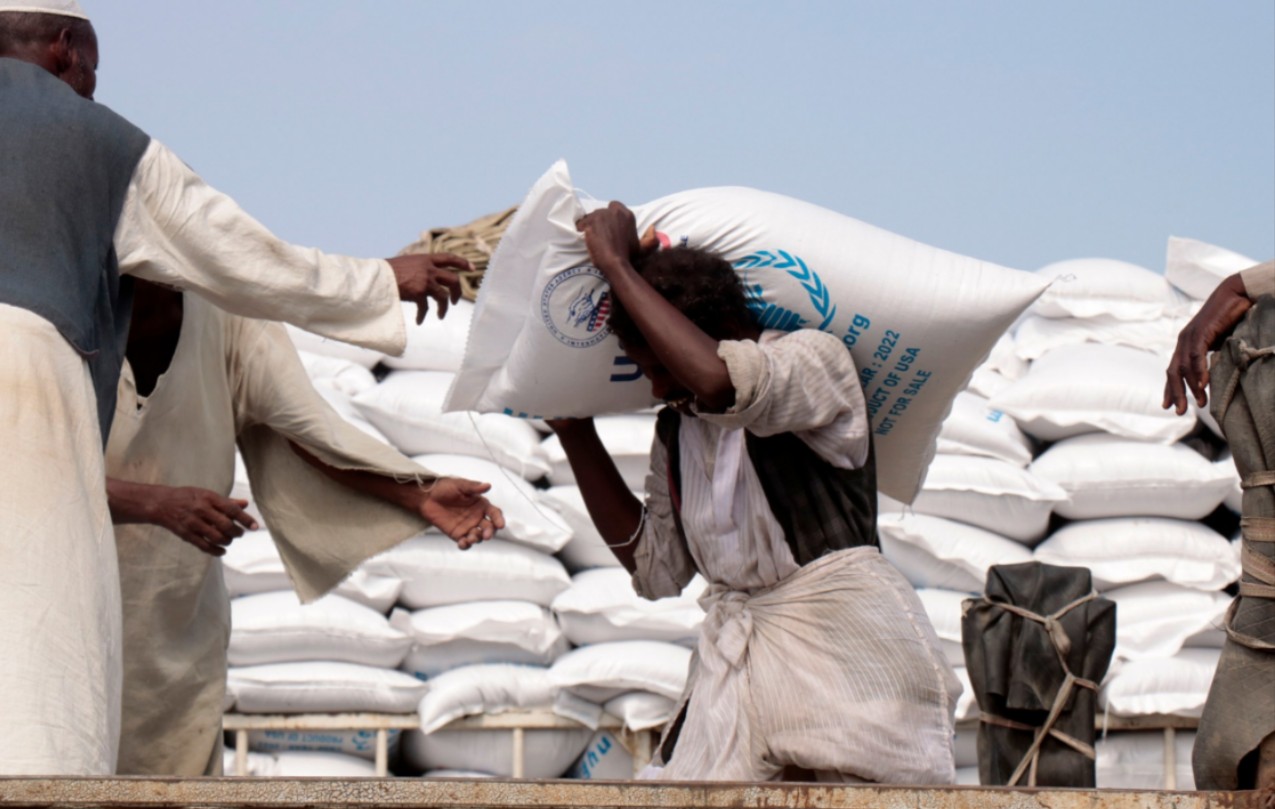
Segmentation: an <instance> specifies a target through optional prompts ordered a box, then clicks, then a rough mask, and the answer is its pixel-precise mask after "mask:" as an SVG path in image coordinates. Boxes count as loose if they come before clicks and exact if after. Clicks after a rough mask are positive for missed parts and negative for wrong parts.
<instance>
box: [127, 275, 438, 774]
mask: <svg viewBox="0 0 1275 809" xmlns="http://www.w3.org/2000/svg"><path fill="white" fill-rule="evenodd" d="M184 298H185V301H184V317H183V321H182V328H181V336H180V339H179V340H178V343H177V347H176V350H175V352H174V354H173V358H172V361H171V363H170V365H169V368H168V370H167V371H166V372H165V373H164V374H163V375H162V376H160V378H159V380H158V382H157V383H156V385H155V389H154V390H153V391H152V392H151V394H150V395H149V396H147V397H145V398H142V397H140V396H138V394H137V388H136V386H135V383H134V380H133V374H132V369H131V368H129V367H128V366H125V369H124V373H123V376H122V377H121V379H120V386H119V400H118V403H117V405H116V415H115V424H114V427H113V428H112V430H111V438H110V442H109V444H108V446H107V452H106V459H107V465H106V473H107V475H108V476H110V477H115V478H120V479H122V480H128V481H132V482H137V483H149V484H159V485H181V486H198V487H200V488H204V489H210V490H212V491H215V492H218V493H219V494H223V495H228V494H229V493H230V490H231V487H232V485H233V482H234V466H235V442H236V437H239V439H240V442H241V443H242V444H243V447H244V453H245V455H246V456H247V462H248V463H249V464H251V466H252V467H253V469H254V471H255V472H256V474H255V475H254V476H253V481H252V482H253V488H254V492H256V493H257V500H258V505H259V506H260V507H261V508H262V509H263V510H264V511H266V512H269V513H270V514H271V522H270V527H271V530H272V531H273V534H272V535H273V536H276V537H277V538H278V541H279V543H280V544H281V545H282V546H284V547H286V548H287V549H288V551H289V558H291V559H296V558H298V556H300V557H301V558H303V559H304V565H302V566H301V567H297V566H295V565H292V566H290V572H291V573H292V575H293V577H294V579H295V580H296V581H297V583H298V586H299V587H300V588H301V589H302V590H303V591H305V592H307V593H310V594H318V593H320V592H322V591H324V590H326V589H328V588H329V587H330V586H331V585H332V584H333V583H334V582H336V581H339V580H340V579H342V578H344V577H345V576H346V575H348V574H349V573H350V571H351V570H352V569H353V567H354V566H355V565H357V564H358V563H359V562H361V561H362V560H363V559H365V558H367V557H368V556H371V555H373V554H375V553H378V552H380V551H382V550H384V549H386V548H387V547H389V546H391V545H393V544H395V543H397V542H399V541H401V540H403V539H406V538H408V537H410V536H412V535H414V534H417V533H419V532H420V531H422V530H424V529H425V528H427V527H428V524H427V523H426V522H425V521H424V520H422V519H419V518H417V517H414V516H413V515H409V514H407V513H406V512H404V511H402V510H401V509H399V508H397V507H393V506H388V505H386V504H384V503H382V502H381V501H379V500H376V499H375V498H371V497H368V496H366V495H360V494H358V493H356V492H353V491H350V490H348V489H346V488H344V487H342V486H340V485H338V484H336V483H334V482H333V481H332V480H331V479H330V478H328V477H326V476H324V475H323V474H321V473H319V472H318V471H317V470H315V469H314V468H313V467H311V466H309V465H308V464H305V463H304V462H303V461H300V460H299V459H298V458H297V456H296V455H295V453H294V452H293V451H292V449H291V448H290V447H289V446H288V444H287V442H288V441H294V442H296V443H298V444H299V445H301V446H304V447H306V448H307V449H308V450H309V451H310V452H312V453H314V454H317V455H320V456H322V457H324V458H325V459H326V460H327V461H328V462H329V463H332V464H333V465H334V466H337V467H340V468H359V469H368V470H374V471H377V472H379V473H381V474H384V475H387V476H389V477H393V478H396V479H401V480H411V479H413V478H415V479H418V480H426V479H428V478H429V477H431V476H430V475H429V473H428V472H427V470H425V469H423V468H421V467H419V466H417V465H416V464H414V463H412V462H411V461H409V460H408V459H406V458H404V457H403V456H402V455H400V454H399V453H398V452H397V451H395V450H394V449H392V448H390V447H389V446H387V445H386V444H383V443H381V442H380V441H377V440H376V439H374V438H372V437H370V436H368V435H367V434H365V433H363V432H361V431H360V430H358V429H357V428H355V427H353V426H351V425H350V424H349V423H348V422H346V421H344V420H343V419H342V418H341V416H340V415H338V414H337V413H336V412H335V411H334V410H333V409H332V408H331V407H330V406H329V405H328V404H327V402H326V401H324V399H323V397H322V396H320V395H319V394H318V392H317V391H315V390H314V388H313V387H312V386H311V384H310V381H309V379H308V378H307V377H306V374H305V370H304V368H303V367H302V365H301V361H300V358H299V357H298V356H297V353H296V351H295V349H294V348H293V347H292V343H291V341H290V340H289V339H288V336H287V334H286V332H285V331H284V329H283V327H282V326H280V325H279V324H278V323H269V322H265V321H260V320H248V319H245V318H240V317H235V316H233V315H229V314H226V313H225V312H223V311H221V310H219V309H217V308H216V307H214V306H212V305H211V304H209V303H208V302H206V301H204V300H202V299H201V298H199V297H198V296H197V295H185V296H184ZM289 503H295V504H297V505H299V506H300V508H289V507H287V505H288V504H289ZM281 505H282V506H284V507H282V508H281ZM116 543H117V545H118V551H119V565H120V582H121V585H122V591H123V599H124V698H123V725H122V727H123V732H122V734H121V741H120V758H119V773H120V774H121V775H177V776H200V775H220V774H221V735H222V734H221V713H222V701H223V698H224V696H225V686H226V644H227V641H228V638H229V633H230V604H229V600H228V597H227V595H226V589H225V585H224V583H223V581H222V569H221V562H220V561H219V560H218V559H216V558H214V557H211V556H209V555H207V554H205V553H202V552H201V551H199V550H197V549H195V548H194V547H193V546H191V545H189V544H187V543H185V542H183V541H181V540H180V539H178V538H177V537H176V536H174V535H173V534H171V533H169V532H168V531H166V530H164V529H163V528H160V527H158V526H153V525H121V526H117V527H116Z"/></svg>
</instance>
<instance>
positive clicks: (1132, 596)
mask: <svg viewBox="0 0 1275 809" xmlns="http://www.w3.org/2000/svg"><path fill="white" fill-rule="evenodd" d="M1103 596H1104V597H1106V598H1109V599H1111V600H1112V601H1114V602H1116V614H1117V616H1118V617H1119V620H1117V621H1116V649H1115V652H1113V653H1112V659H1114V660H1144V659H1146V658H1151V657H1155V658H1164V657H1172V656H1173V655H1175V654H1177V653H1178V652H1179V651H1181V650H1182V648H1183V647H1184V646H1186V645H1188V642H1189V641H1190V640H1191V638H1192V637H1193V636H1195V635H1199V634H1201V633H1205V632H1207V631H1209V630H1210V629H1215V628H1219V627H1221V626H1222V620H1223V618H1224V617H1225V616H1226V610H1227V608H1228V607H1229V606H1230V604H1231V597H1230V596H1228V595H1227V594H1225V593H1219V592H1205V591H1203V590H1194V589H1191V588H1189V587H1181V586H1179V585H1176V584H1170V583H1169V582H1163V581H1152V582H1143V583H1141V584H1133V585H1129V586H1128V587H1120V588H1117V589H1115V590H1109V591H1107V592H1106V593H1103Z"/></svg>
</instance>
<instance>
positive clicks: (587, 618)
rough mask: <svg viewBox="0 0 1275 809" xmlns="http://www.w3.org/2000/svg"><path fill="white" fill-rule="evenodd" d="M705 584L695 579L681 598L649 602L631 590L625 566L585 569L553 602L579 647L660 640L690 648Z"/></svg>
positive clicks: (564, 628)
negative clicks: (626, 641) (617, 642)
mask: <svg viewBox="0 0 1275 809" xmlns="http://www.w3.org/2000/svg"><path fill="white" fill-rule="evenodd" d="M705 587H706V584H705V582H704V580H703V579H702V578H700V577H699V576H696V577H695V578H694V579H692V580H691V582H690V584H688V585H687V587H686V589H685V590H684V591H683V592H682V594H681V595H680V596H675V597H672V598H661V599H658V600H656V601H649V600H647V599H645V598H642V597H641V596H639V595H638V594H637V592H635V591H634V589H633V583H632V581H631V579H630V577H629V572H628V571H627V570H625V569H624V568H622V567H607V568H599V569H597V570H586V571H584V572H582V573H577V574H576V575H575V576H572V577H571V587H570V588H568V589H567V590H565V591H563V593H562V594H561V595H559V596H558V597H557V598H555V599H554V600H553V611H554V614H555V615H557V616H558V621H559V622H560V623H561V624H562V631H563V633H565V634H566V636H567V638H569V639H570V640H571V642H572V643H574V644H576V645H577V646H584V645H586V644H590V643H607V642H609V641H621V640H659V641H666V642H668V643H680V644H683V645H688V646H692V645H694V643H695V641H696V640H697V639H698V638H699V627H700V624H702V623H703V622H704V610H703V609H701V608H700V605H699V601H698V598H699V596H700V595H702V594H703V592H704V588H705Z"/></svg>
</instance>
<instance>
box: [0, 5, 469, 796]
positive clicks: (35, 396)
mask: <svg viewBox="0 0 1275 809" xmlns="http://www.w3.org/2000/svg"><path fill="white" fill-rule="evenodd" d="M97 59H98V55H97V41H96V37H95V35H94V33H93V29H92V26H91V25H90V24H89V23H88V21H87V18H86V17H85V15H84V13H83V11H82V10H81V9H80V8H79V5H78V4H77V3H76V2H75V0H18V2H5V0H0V110H3V111H4V112H3V114H0V153H2V154H3V155H4V159H3V160H0V333H2V334H4V335H5V337H4V340H2V341H0V448H3V464H0V513H3V514H4V515H5V521H6V526H5V529H4V533H3V535H0V637H2V638H3V645H4V649H5V652H4V654H0V775H3V774H37V773H38V774H43V775H105V774H110V773H111V772H113V771H114V768H115V760H116V748H117V743H118V737H119V706H120V648H121V637H120V632H121V628H120V621H121V618H120V590H119V578H118V569H117V561H116V554H115V547H114V536H113V532H112V530H111V522H110V515H109V512H108V508H107V499H106V490H105V486H104V485H103V481H104V480H105V473H104V467H103V447H104V444H105V439H106V437H107V434H108V432H109V425H110V421H111V418H112V416H113V413H114V399H115V396H116V386H117V384H118V377H119V369H120V365H121V363H122V355H123V351H124V339H125V336H126V334H127V324H128V310H129V303H130V300H131V298H130V291H131V290H130V284H129V281H128V279H127V278H124V277H122V276H129V275H132V276H136V277H139V278H145V279H149V280H152V281H156V282H159V283H163V284H167V285H171V286H175V287H179V288H182V289H188V290H195V291H198V292H199V293H200V294H202V295H203V296H205V297H206V298H207V299H208V300H210V301H211V302H213V303H215V304H216V305H218V306H221V307H224V308H226V309H228V310H230V311H233V312H236V313H238V314H241V315H245V316H250V317H260V318H266V319H272V320H284V321H288V322H291V323H294V324H295V325H297V326H300V327H302V328H305V329H308V330H310V331H314V332H317V333H320V334H323V335H324V336H327V337H331V338H335V339H338V340H344V341H347V342H352V343H357V344H359V345H363V346H367V347H369V348H373V349H376V350H378V351H382V352H385V353H389V354H398V353H401V352H402V350H403V348H404V346H405V328H404V323H403V320H402V315H401V309H400V307H399V304H398V300H399V298H400V297H402V298H404V299H410V300H416V301H418V303H420V304H424V303H425V301H426V300H427V299H428V297H429V296H431V295H432V296H433V297H435V299H436V300H438V301H439V304H440V309H441V308H442V304H443V301H444V300H446V299H447V297H448V295H449V290H447V289H446V288H445V286H444V285H445V284H450V285H454V286H453V289H452V291H451V294H453V295H454V294H458V293H459V286H458V285H456V279H455V276H454V275H451V274H450V273H449V272H447V270H446V269H444V268H442V267H440V265H439V262H438V261H437V260H436V257H428V256H426V257H421V256H410V257H404V258H402V259H392V260H389V261H384V260H363V259H353V258H346V257H340V256H329V255H325V254H323V253H320V252H318V251H317V250H312V249H305V248H300V247H295V246H292V245H288V244H285V243H283V242H281V241H280V240H278V239H277V238H275V237H274V236H273V235H272V234H270V233H269V231H267V230H266V229H265V228H264V227H262V226H261V225H260V224H259V223H257V222H256V221H255V220H253V219H252V218H251V217H249V216H248V215H247V214H245V213H244V212H243V211H242V210H241V209H240V208H239V207H238V206H237V205H236V204H235V203H234V202H233V200H231V199H229V198H228V197H226V196H225V195H223V194H220V193H218V192H216V191H214V190H213V189H211V188H209V187H208V186H207V185H205V184H204V183H203V182H202V181H201V180H200V178H199V177H198V176H197V175H196V174H195V173H194V172H193V171H191V170H190V169H189V168H188V167H186V166H185V165H184V164H183V163H182V162H181V161H180V160H179V159H178V158H177V157H176V156H175V155H174V154H173V153H172V152H171V151H169V150H168V149H167V148H165V147H164V146H163V145H162V144H160V143H159V142H157V141H155V140H153V139H150V138H149V137H148V136H146V135H145V134H144V133H142V132H141V131H140V130H138V129H137V128H136V127H134V126H133V125H132V124H129V123H128V122H127V121H125V120H124V119H122V118H120V117H119V116H118V115H115V114H114V113H112V112H110V111H109V110H107V109H106V108H104V107H102V106H100V105H97V104H94V103H93V102H92V96H93V92H94V89H95V88H96V68H97ZM445 263H447V264H449V265H451V266H454V267H458V268H459V267H463V266H464V262H459V261H457V262H452V261H450V260H446V261H445Z"/></svg>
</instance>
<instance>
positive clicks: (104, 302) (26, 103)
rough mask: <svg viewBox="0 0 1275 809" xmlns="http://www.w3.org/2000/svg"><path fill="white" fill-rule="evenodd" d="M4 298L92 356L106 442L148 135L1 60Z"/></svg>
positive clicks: (33, 71)
mask: <svg viewBox="0 0 1275 809" xmlns="http://www.w3.org/2000/svg"><path fill="white" fill-rule="evenodd" d="M0 110H4V114H3V115H0V154H3V155H4V159H3V160H0V303H7V304H10V305H13V306H18V307H21V308H23V309H27V310H29V311H32V312H35V313H36V314H38V315H39V316H40V317H42V318H44V319H45V320H47V321H49V322H50V323H52V324H53V325H54V326H55V327H56V328H57V330H58V332H59V333H60V334H61V335H62V336H63V337H64V338H66V340H67V342H69V343H70V344H71V345H72V346H73V347H74V348H75V350H76V351H77V352H79V354H80V355H81V356H83V357H85V358H86V359H87V360H88V366H89V372H90V374H91V377H92V380H93V387H94V389H95V391H96V393H97V415H98V422H99V424H100V426H101V431H102V437H103V443H104V444H105V438H106V435H107V434H108V432H109V431H110V426H111V419H112V417H113V416H114V414H115V386H116V384H117V383H118V381H119V373H120V365H121V363H122V362H123V357H124V343H125V341H126V340H127V338H128V324H129V309H130V305H131V303H132V285H131V281H129V279H121V278H120V276H119V265H118V262H117V261H116V257H115V249H114V247H113V241H114V238H115V228H116V225H117V224H118V222H119V218H120V212H121V210H123V207H124V197H125V194H126V192H127V191H128V185H129V180H130V179H131V178H132V176H133V171H134V170H135V169H136V168H137V163H138V161H139V160H141V157H142V153H143V152H144V151H145V150H146V146H147V145H148V144H149V143H150V138H149V137H148V136H147V135H146V134H145V133H144V132H142V131H141V130H140V129H138V128H137V127H135V126H133V125H132V124H130V123H129V122H128V121H125V120H124V119H123V118H121V117H120V116H118V115H116V114H115V113H113V112H111V111H110V110H109V109H107V108H106V107H104V106H102V105H100V104H95V103H93V102H92V101H89V100H87V99H84V98H81V97H80V96H78V95H76V94H75V91H73V90H72V89H71V88H70V87H69V86H67V85H66V84H65V83H64V82H62V81H59V80H58V79H57V78H56V77H54V76H53V75H52V74H50V73H49V72H48V71H46V70H44V69H43V68H40V67H37V66H36V65H33V64H29V63H27V62H23V61H19V60H17V59H6V58H0Z"/></svg>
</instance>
